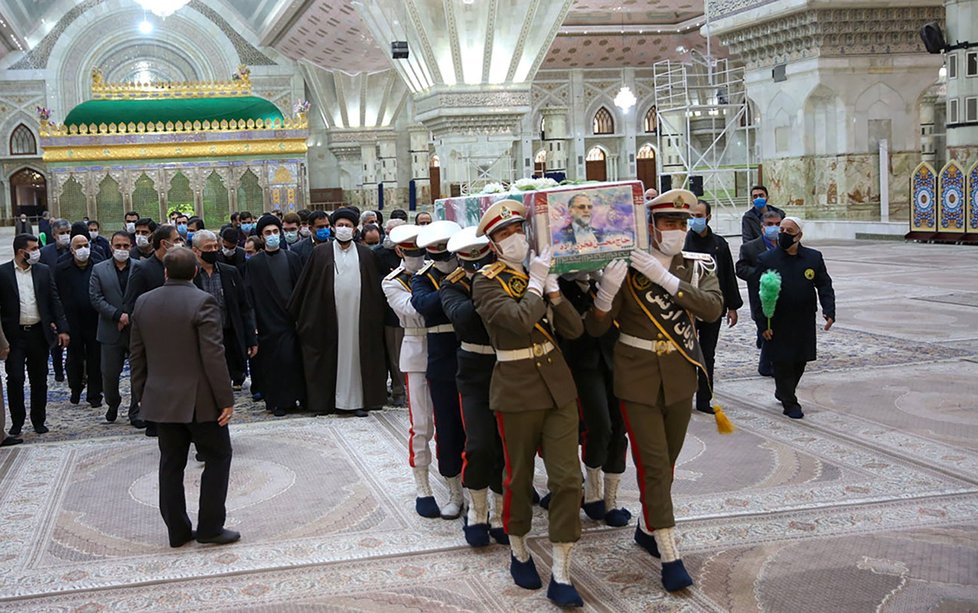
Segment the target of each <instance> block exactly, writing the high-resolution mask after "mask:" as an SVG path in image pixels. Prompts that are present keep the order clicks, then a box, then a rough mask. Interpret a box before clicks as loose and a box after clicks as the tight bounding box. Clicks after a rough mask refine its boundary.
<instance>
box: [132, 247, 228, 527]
mask: <svg viewBox="0 0 978 613" xmlns="http://www.w3.org/2000/svg"><path fill="white" fill-rule="evenodd" d="M174 232H176V229H174ZM165 266H166V275H167V280H166V282H165V284H164V285H163V286H162V287H159V288H156V289H154V290H152V291H149V292H147V293H145V294H144V295H142V296H141V297H140V298H139V299H138V300H137V301H136V306H135V309H134V310H133V313H132V331H131V341H130V350H131V358H130V360H131V363H132V388H133V393H134V394H138V395H139V397H140V398H141V399H142V400H141V407H140V412H141V414H142V415H143V417H144V418H145V419H146V420H147V421H152V422H153V423H155V424H156V425H157V429H158V431H159V447H160V469H159V475H160V514H161V515H162V516H163V521H164V522H165V523H166V527H167V532H168V534H169V538H170V546H171V547H180V546H182V545H184V544H185V543H187V542H189V541H190V540H192V539H194V538H196V539H197V541H198V542H200V543H217V544H225V543H232V542H234V541H236V540H238V539H239V538H240V537H241V535H240V534H239V533H237V532H234V531H231V530H226V529H225V528H224V521H225V518H226V509H225V500H226V499H227V491H228V477H229V473H230V469H231V438H230V436H229V434H228V428H227V424H228V421H229V420H230V419H231V415H232V413H233V412H234V395H233V393H232V392H231V379H230V377H229V376H228V369H227V365H226V364H225V361H224V347H223V344H222V340H223V338H222V337H223V335H222V332H221V311H220V307H219V306H218V304H217V301H216V300H214V297H213V296H211V295H210V294H208V293H207V292H202V291H200V290H199V289H197V288H196V287H194V285H193V282H192V279H193V277H194V273H195V272H196V269H197V260H196V258H195V257H194V254H193V252H191V251H190V250H189V249H185V248H182V247H179V248H176V249H173V250H172V251H171V252H169V253H167V254H166V256H165ZM174 382H179V385H175V384H174ZM191 442H193V443H194V445H195V446H196V448H197V454H198V456H199V457H200V458H201V459H203V460H204V472H203V475H201V481H200V512H199V515H198V521H197V532H196V534H195V533H194V531H193V530H192V526H191V523H190V518H189V517H188V516H187V502H186V497H185V495H184V489H183V473H184V469H185V468H186V466H187V453H188V451H189V450H190V443H191Z"/></svg>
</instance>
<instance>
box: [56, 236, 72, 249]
mask: <svg viewBox="0 0 978 613" xmlns="http://www.w3.org/2000/svg"><path fill="white" fill-rule="evenodd" d="M57 241H58V245H59V246H61V247H67V246H68V243H70V242H71V236H70V235H68V234H59V235H58V238H57Z"/></svg>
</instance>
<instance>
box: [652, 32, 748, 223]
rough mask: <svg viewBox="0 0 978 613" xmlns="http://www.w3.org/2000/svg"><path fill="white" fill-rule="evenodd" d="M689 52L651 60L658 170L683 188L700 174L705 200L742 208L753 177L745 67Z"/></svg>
mask: <svg viewBox="0 0 978 613" xmlns="http://www.w3.org/2000/svg"><path fill="white" fill-rule="evenodd" d="M688 53H689V56H688V57H689V58H690V61H688V62H686V63H680V62H676V61H673V60H664V61H661V62H656V63H655V64H654V65H653V66H652V69H653V86H654V91H655V104H656V116H657V122H658V135H657V136H658V146H659V154H660V156H661V157H662V164H661V166H662V170H661V176H668V177H670V180H671V182H672V187H673V188H677V187H682V188H685V189H690V188H691V187H692V183H693V182H694V177H701V178H702V190H703V195H704V198H705V199H706V200H708V201H710V202H711V203H713V204H714V205H715V206H719V207H721V210H722V209H727V210H728V211H729V210H730V209H741V208H742V207H743V206H744V205H746V203H747V201H748V199H749V196H750V187H751V185H753V184H754V183H755V182H756V181H757V177H758V166H757V163H756V159H757V157H758V156H757V154H758V151H757V144H756V140H755V137H754V125H753V124H754V118H753V117H752V113H751V109H750V104H749V102H748V99H747V92H746V87H745V85H744V69H743V68H742V67H733V66H731V65H730V64H729V63H728V62H727V60H726V59H716V58H711V57H710V56H709V55H705V56H704V55H702V54H700V53H699V52H698V51H695V50H693V51H689V52H688ZM697 56H698V57H697Z"/></svg>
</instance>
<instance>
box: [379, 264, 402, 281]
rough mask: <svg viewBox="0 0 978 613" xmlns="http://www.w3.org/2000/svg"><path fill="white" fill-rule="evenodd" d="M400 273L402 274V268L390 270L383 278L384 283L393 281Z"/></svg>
mask: <svg viewBox="0 0 978 613" xmlns="http://www.w3.org/2000/svg"><path fill="white" fill-rule="evenodd" d="M402 272H404V267H403V266H398V267H397V268H395V269H394V270H392V271H391V272H390V274H389V275H387V276H386V277H384V281H394V280H395V279H397V277H398V276H399V275H400V274H401V273H402Z"/></svg>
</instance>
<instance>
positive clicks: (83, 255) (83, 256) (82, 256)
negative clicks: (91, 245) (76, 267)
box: [75, 247, 92, 262]
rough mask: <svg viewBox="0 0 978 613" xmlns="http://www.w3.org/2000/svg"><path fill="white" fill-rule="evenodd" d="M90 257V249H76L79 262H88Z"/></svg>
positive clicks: (76, 257)
mask: <svg viewBox="0 0 978 613" xmlns="http://www.w3.org/2000/svg"><path fill="white" fill-rule="evenodd" d="M90 255H92V252H91V251H89V249H88V247H79V248H78V249H75V259H76V260H78V261H79V262H87V261H88V257H89V256H90Z"/></svg>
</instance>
